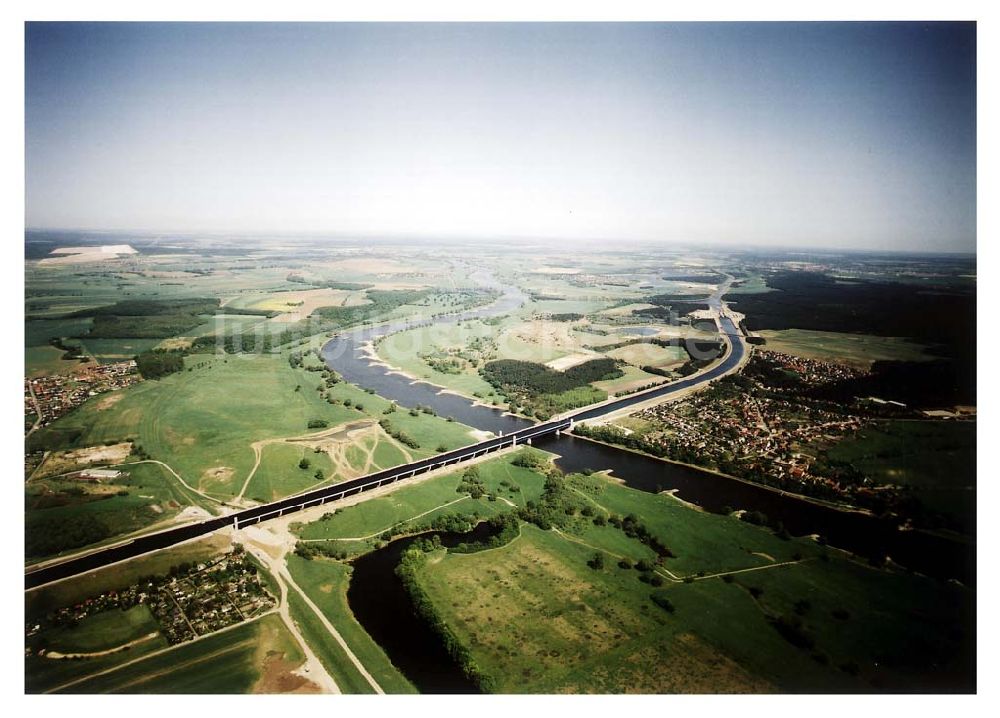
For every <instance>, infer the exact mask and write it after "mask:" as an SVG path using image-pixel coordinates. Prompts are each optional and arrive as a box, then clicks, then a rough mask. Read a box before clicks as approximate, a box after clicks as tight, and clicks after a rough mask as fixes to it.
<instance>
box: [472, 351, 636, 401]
mask: <svg viewBox="0 0 1000 718" xmlns="http://www.w3.org/2000/svg"><path fill="white" fill-rule="evenodd" d="M480 373H481V374H482V376H483V378H484V379H485V380H486V381H487V382H489V383H490V384H491V385H492V386H493V388H495V389H497V390H498V391H500V392H502V393H504V394H509V393H512V392H525V393H527V394H528V395H532V396H534V395H538V394H558V393H560V392H564V391H569V390H570V389H575V388H577V387H581V386H585V385H586V384H589V383H590V382H593V381H602V380H606V379H615V378H617V377H620V376H622V371H621V369H619V368H618V364H617V362H615V360H614V359H607V358H603V359H591V360H590V361H586V362H583V363H582V364H577V365H576V366H574V367H570V368H569V369H567V370H566V371H556V370H555V369H551V368H550V367H547V366H545V365H544V364H539V363H537V362H531V361H521V360H520V359H497V360H495V361H491V362H488V363H487V364H486V365H484V366H483V368H482V369H481V370H480Z"/></svg>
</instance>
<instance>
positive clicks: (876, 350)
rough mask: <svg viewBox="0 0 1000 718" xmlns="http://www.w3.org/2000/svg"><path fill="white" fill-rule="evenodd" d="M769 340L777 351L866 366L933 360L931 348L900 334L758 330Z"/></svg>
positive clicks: (768, 342) (768, 346)
mask: <svg viewBox="0 0 1000 718" xmlns="http://www.w3.org/2000/svg"><path fill="white" fill-rule="evenodd" d="M757 334H759V335H760V336H762V337H764V339H766V340H767V348H768V349H771V350H773V351H776V352H783V353H785V354H792V355H794V356H800V357H805V358H806V359H817V360H819V361H833V362H840V363H843V364H850V365H852V366H857V367H861V368H865V369H867V368H868V367H869V366H871V363H872V362H875V361H930V360H932V359H934V357H933V356H932V355H931V354H928V353H927V349H928V347H926V346H924V345H923V344H918V343H916V342H913V341H910V340H909V339H904V338H901V337H878V336H873V335H870V334H847V333H845V332H822V331H811V330H806V329H782V330H765V331H761V332H757Z"/></svg>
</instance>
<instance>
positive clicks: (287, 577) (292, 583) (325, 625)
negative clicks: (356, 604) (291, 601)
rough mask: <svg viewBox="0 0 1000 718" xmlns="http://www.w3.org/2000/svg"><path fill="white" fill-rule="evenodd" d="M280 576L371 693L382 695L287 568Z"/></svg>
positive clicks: (348, 647) (380, 690)
mask: <svg viewBox="0 0 1000 718" xmlns="http://www.w3.org/2000/svg"><path fill="white" fill-rule="evenodd" d="M280 575H281V578H282V579H283V580H284V581H285V582H287V584H288V586H289V588H291V589H293V590H294V591H295V593H297V594H298V596H299V598H301V599H302V601H303V602H304V603H305V605H306V606H307V607H308V608H309V610H310V611H312V613H313V615H314V616H315V617H316V618H318V619H319V622H320V623H321V624H323V628H325V629H326V631H327V633H328V634H330V636H332V637H333V639H334V640H335V641H336V642H337V645H339V646H340V649H341V650H342V651H343V653H344V655H346V656H347V659H348V660H349V661H350V662H351V664H352V665H353V666H354V668H355V669H356V670H357V672H358V673H360V674H361V676H362V677H363V678H364V679H365V681H366V682H367V683H368V685H369V686H370V687H371V689H372V691H374V692H375V693H378V694H379V695H382V694H384V693H385V691H383V690H382V687H381V686H380V685H379V684H378V682H377V681H376V680H375V678H373V677H372V674H371V673H369V672H368V670H367V669H366V668H365V667H364V665H363V664H362V663H361V661H359V660H358V657H357V656H356V655H354V652H353V651H352V650H351V647H350V646H348V645H347V641H345V640H344V637H343V636H341V635H340V632H339V631H338V630H337V629H336V628H334V626H333V624H332V623H330V621H329V620H327V618H326V615H325V614H324V613H323V612H322V611H321V610H320V609H319V607H318V606H317V605H316V604H315V603H313V601H312V599H311V598H309V596H307V595H306V593H305V592H304V591H303V590H302V589H301V588H299V585H298V584H297V583H296V582H295V579H293V578H292V574H291V572H290V571H288V569H287V567H286V568H282V570H281V571H280Z"/></svg>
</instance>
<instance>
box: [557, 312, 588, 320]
mask: <svg viewBox="0 0 1000 718" xmlns="http://www.w3.org/2000/svg"><path fill="white" fill-rule="evenodd" d="M549 319H550V320H552V321H553V322H575V321H578V320H580V319H583V315H582V314H578V313H577V312H561V313H559V314H550V315H549Z"/></svg>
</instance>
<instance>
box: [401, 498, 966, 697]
mask: <svg viewBox="0 0 1000 718" xmlns="http://www.w3.org/2000/svg"><path fill="white" fill-rule="evenodd" d="M691 513H694V512H691ZM729 520H730V521H731V522H732V523H733V524H734V525H735V526H736V531H735V533H737V534H739V536H738V538H737V540H738V541H745V539H746V538H747V536H748V534H749V532H757V533H759V534H762V535H764V536H768V537H769V538H770V539H771V543H776V542H778V541H779V539H776V538H774V537H771V536H770V535H769V534H765V532H763V531H762V530H760V529H756V528H753V527H750V526H746V525H740V524H739V523H738V522H736V521H735V520H732V519H729ZM691 523H692V524H696V523H697V522H696V521H695V520H692V521H691ZM692 528H694V527H692ZM682 533H685V527H683V524H679V523H677V522H675V523H674V524H673V527H672V530H671V531H670V533H669V534H668V536H669V537H670V541H671V543H672V544H674V545H677V546H681V545H684V544H685V543H689V541H685V542H682V541H680V540H679V538H680V535H681V534H682ZM587 538H588V540H590V541H593V542H594V546H598V547H600V548H601V549H603V548H605V547H604V546H601V544H600V543H598V541H599V539H598V538H597V537H596V536H588V537H587ZM699 541H704V539H702V538H699ZM717 547H718V545H717V544H712V545H711V546H706V547H705V548H706V549H709V550H711V549H714V548H717ZM611 548H613V546H609V547H608V550H610V549H611ZM800 548H801V547H800ZM594 553H595V549H594V547H593V546H585V545H581V544H578V543H575V542H573V541H570V540H567V539H565V538H562V537H561V536H559V535H558V534H556V533H554V532H551V531H547V532H545V531H541V530H539V529H538V528H536V527H534V526H531V525H522V528H521V536H520V537H519V538H517V539H515V540H514V541H513V542H511V543H510V544H508V545H506V546H504V547H501V548H499V549H494V550H490V551H483V552H479V553H475V554H467V555H463V554H448V555H446V556H444V558H443V559H440V560H433V561H430V562H429V563H427V564H425V565H424V566H423V568H422V569H420V573H419V581H420V583H421V585H422V586H423V587H424V589H425V590H426V591H427V592H428V593H429V594H430V596H431V598H432V600H433V601H434V605H435V606H436V607H437V610H438V611H439V612H440V613H441V615H442V616H443V617H444V619H445V621H446V623H447V625H448V626H449V627H451V629H452V630H453V631H454V633H455V634H456V635H457V636H458V637H459V640H460V641H461V642H462V643H463V644H464V645H465V646H466V647H467V648H468V649H469V650H470V651H471V653H472V657H473V659H474V660H475V661H476V662H477V663H478V665H479V666H480V667H482V668H483V669H484V670H485V672H486V673H487V674H488V675H490V676H492V677H493V678H494V679H495V681H496V686H497V688H496V689H497V690H498V691H499V692H528V693H537V692H584V693H586V692H596V693H621V692H642V693H671V692H682V693H690V692H695V693H699V692H772V691H781V692H800V691H819V692H842V691H849V692H854V691H859V692H864V691H872V690H885V689H897V690H925V689H926V686H927V685H928V684H927V683H926V682H925V681H927V680H931V681H934V682H935V683H936V684H937V685H943V686H946V685H949V683H950V684H951V685H956V684H955V681H956V680H958V679H957V678H956V676H960V675H961V673H962V671H963V669H966V668H967V666H966V665H965V664H964V662H963V661H962V660H960V659H959V658H957V656H959V655H962V654H963V651H966V650H967V649H968V646H967V645H966V644H965V643H964V642H963V640H961V639H955V638H953V637H949V633H951V634H952V635H954V633H953V632H954V631H955V630H959V631H961V630H968V626H969V625H970V623H969V621H970V617H971V610H972V598H971V594H970V593H969V592H967V591H965V590H964V589H960V588H957V587H953V586H946V585H942V584H938V583H936V582H932V581H929V580H926V579H921V578H918V577H913V576H908V575H902V574H890V573H886V572H879V571H876V570H874V569H870V568H867V567H863V566H860V565H857V564H854V563H851V562H849V561H847V560H844V559H841V558H838V557H832V558H828V560H826V561H820V560H818V559H816V558H813V559H812V560H808V561H805V562H802V563H796V564H793V565H789V566H778V567H776V568H774V569H771V570H759V571H752V572H749V573H742V574H739V573H737V574H733V575H732V581H731V582H730V583H727V582H725V581H723V580H722V579H721V578H706V579H703V580H699V579H695V580H693V581H691V582H690V583H687V582H677V583H675V582H671V581H666V582H665V584H664V587H662V588H653V587H651V586H649V585H647V584H646V583H643V582H641V581H639V580H638V575H639V574H638V572H637V571H635V570H634V569H626V568H621V567H619V566H618V565H617V562H616V559H615V558H614V556H613V555H611V554H607V555H606V556H607V557H606V560H605V565H604V567H603V568H601V569H596V570H595V569H593V568H591V567H589V566H588V564H587V562H588V561H589V560H590V559H591V558H592V557H593V555H594ZM702 556H703V557H705V558H709V557H710V553H708V552H706V553H705V554H702ZM691 560H692V562H693V563H695V565H697V564H698V562H697V557H692V559H691ZM763 562H764V561H760V563H763ZM711 563H714V561H712V560H711V559H710V560H709V561H708V562H707V564H708V565H710V564H711ZM744 563H746V564H748V563H751V562H750V561H747V560H744ZM768 563H769V562H768ZM762 587H763V594H762V595H760V596H759V598H758V599H755V598H754V597H753V595H752V593H751V589H753V590H754V591H756V590H757V589H760V588H762ZM456 596H462V600H461V601H456V600H455V597H456ZM654 596H656V597H658V598H659V599H660V600H662V599H664V598H665V599H667V601H669V604H670V605H671V606H672V607H673V609H674V610H673V612H668V611H666V610H664V609H663V608H661V607H660V606H659V605H657V604H656V603H655V602H654V601H653V600H652V599H653V597H654ZM802 601H806V602H807V603H808V606H807V604H803V603H800V602H802ZM797 606H807V607H806V608H804V609H803V610H804V611H805V618H804V628H803V629H802V635H805V637H806V639H805V645H808V647H806V648H804V647H799V646H797V645H795V644H793V643H792V642H791V641H790V640H788V639H786V638H784V637H783V636H782V634H781V633H780V632H779V631H778V630H776V628H775V625H773V624H772V622H771V621H772V620H781V617H782V616H784V617H786V619H787V617H788V616H789V615H795V616H797V614H795V613H794V611H795V607H797ZM834 611H838V612H839V611H846V616H847V618H845V619H840V618H836V617H835V616H834V614H833V612H834ZM914 614H919V615H922V616H926V617H927V620H929V621H931V622H933V623H934V624H935V625H936V630H935V631H934V632H933V636H932V635H930V634H923V633H920V632H914V631H913V630H912V624H911V618H910V617H911V616H912V615H914ZM838 615H844V614H838ZM956 616H957V617H956ZM873 634H875V635H876V636H877V637H876V638H873ZM966 636H968V634H966Z"/></svg>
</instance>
